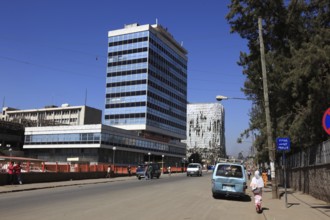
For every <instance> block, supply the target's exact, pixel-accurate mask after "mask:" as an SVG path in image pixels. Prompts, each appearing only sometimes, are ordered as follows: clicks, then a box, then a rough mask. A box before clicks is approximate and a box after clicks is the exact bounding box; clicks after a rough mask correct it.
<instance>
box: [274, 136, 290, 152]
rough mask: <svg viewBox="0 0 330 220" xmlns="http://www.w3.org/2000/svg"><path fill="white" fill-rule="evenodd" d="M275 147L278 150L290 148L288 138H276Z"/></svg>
mask: <svg viewBox="0 0 330 220" xmlns="http://www.w3.org/2000/svg"><path fill="white" fill-rule="evenodd" d="M276 147H277V150H278V151H281V150H290V138H276Z"/></svg>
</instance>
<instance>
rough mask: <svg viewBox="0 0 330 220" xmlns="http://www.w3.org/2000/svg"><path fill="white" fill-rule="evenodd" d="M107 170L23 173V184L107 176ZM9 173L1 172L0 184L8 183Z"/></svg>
mask: <svg viewBox="0 0 330 220" xmlns="http://www.w3.org/2000/svg"><path fill="white" fill-rule="evenodd" d="M105 176H106V172H89V173H87V172H81V173H74V172H72V173H22V181H23V184H29V183H45V182H58V181H69V180H82V179H98V178H105ZM8 180H9V176H8V174H0V186H3V185H6V184H8V182H9V181H8Z"/></svg>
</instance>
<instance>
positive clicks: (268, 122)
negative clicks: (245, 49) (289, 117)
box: [258, 17, 278, 199]
mask: <svg viewBox="0 0 330 220" xmlns="http://www.w3.org/2000/svg"><path fill="white" fill-rule="evenodd" d="M258 27H259V42H260V56H261V70H262V82H263V87H264V88H263V90H264V101H265V113H266V127H267V148H268V154H269V161H270V170H271V177H272V198H273V199H277V198H278V193H277V185H276V179H275V178H276V176H275V148H274V145H273V137H272V136H273V135H272V123H271V119H270V111H269V98H268V85H267V73H266V61H265V48H264V40H263V37H262V18H261V17H259V18H258Z"/></svg>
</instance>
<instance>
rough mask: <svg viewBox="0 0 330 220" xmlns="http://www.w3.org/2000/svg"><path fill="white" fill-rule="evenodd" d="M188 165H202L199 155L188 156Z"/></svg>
mask: <svg viewBox="0 0 330 220" xmlns="http://www.w3.org/2000/svg"><path fill="white" fill-rule="evenodd" d="M188 161H189V163H192V162H194V163H202V160H201V156H200V155H199V153H193V154H191V155H190V157H189V158H188Z"/></svg>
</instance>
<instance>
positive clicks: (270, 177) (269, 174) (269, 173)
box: [267, 168, 272, 182]
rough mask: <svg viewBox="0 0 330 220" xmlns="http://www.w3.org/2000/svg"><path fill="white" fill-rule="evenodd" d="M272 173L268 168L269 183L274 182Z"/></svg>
mask: <svg viewBox="0 0 330 220" xmlns="http://www.w3.org/2000/svg"><path fill="white" fill-rule="evenodd" d="M271 173H272V172H271V171H270V169H269V168H268V169H267V175H268V182H270V181H272V176H271Z"/></svg>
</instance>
